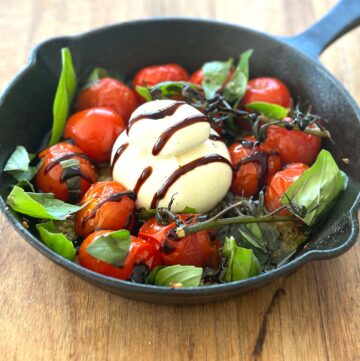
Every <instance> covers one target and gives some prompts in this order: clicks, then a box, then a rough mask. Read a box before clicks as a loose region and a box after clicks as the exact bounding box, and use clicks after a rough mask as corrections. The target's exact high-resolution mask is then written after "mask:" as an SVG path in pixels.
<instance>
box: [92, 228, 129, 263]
mask: <svg viewBox="0 0 360 361" xmlns="http://www.w3.org/2000/svg"><path fill="white" fill-rule="evenodd" d="M130 244H131V239H130V232H129V231H128V230H126V229H122V230H120V231H114V232H109V233H104V234H102V235H100V236H99V237H97V238H95V240H94V241H93V242H92V243H90V244H89V245H88V246H87V247H86V251H87V252H88V253H89V254H91V255H92V256H93V257H95V258H97V259H99V260H101V261H104V262H106V263H109V264H112V265H114V266H117V267H121V266H122V264H123V261H124V259H125V257H126V256H127V255H128V253H129V250H130Z"/></svg>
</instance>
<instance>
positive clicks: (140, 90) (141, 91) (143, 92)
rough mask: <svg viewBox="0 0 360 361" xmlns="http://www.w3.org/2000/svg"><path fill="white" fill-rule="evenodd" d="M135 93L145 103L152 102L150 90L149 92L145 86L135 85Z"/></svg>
mask: <svg viewBox="0 0 360 361" xmlns="http://www.w3.org/2000/svg"><path fill="white" fill-rule="evenodd" d="M136 91H137V92H138V93H139V94H140V95H141V96H142V97H143V98H144V99H145V100H146V101H147V102H149V101H151V100H153V98H152V96H151V93H150V90H149V88H147V87H146V86H140V85H137V86H136Z"/></svg>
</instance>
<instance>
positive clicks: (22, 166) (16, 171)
mask: <svg viewBox="0 0 360 361" xmlns="http://www.w3.org/2000/svg"><path fill="white" fill-rule="evenodd" d="M31 158H32V159H33V156H32V155H31V157H30V154H29V153H28V152H27V151H26V149H25V148H24V147H23V146H22V145H18V146H17V147H16V149H15V151H14V152H13V153H12V154H11V156H10V158H9V160H8V161H7V163H6V165H5V168H4V171H5V172H7V173H9V174H10V175H11V176H13V177H14V178H15V179H16V180H18V181H21V180H31V179H32V178H34V176H35V174H36V173H37V172H38V170H39V168H40V167H41V163H42V162H39V163H38V164H37V165H36V166H34V167H30V165H29V164H30V162H31V160H32V159H31Z"/></svg>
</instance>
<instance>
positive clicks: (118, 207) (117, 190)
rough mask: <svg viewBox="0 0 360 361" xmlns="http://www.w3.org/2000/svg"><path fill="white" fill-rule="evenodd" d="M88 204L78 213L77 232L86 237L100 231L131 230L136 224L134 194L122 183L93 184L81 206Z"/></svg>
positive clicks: (76, 219) (76, 218)
mask: <svg viewBox="0 0 360 361" xmlns="http://www.w3.org/2000/svg"><path fill="white" fill-rule="evenodd" d="M85 203H87V204H86V206H85V207H84V208H82V209H81V210H80V211H79V212H77V213H76V217H75V226H76V232H77V233H78V234H79V235H80V236H82V237H86V236H87V235H88V234H90V233H91V232H94V231H96V230H98V229H111V230H114V231H115V230H119V229H124V228H127V229H131V227H132V226H133V222H134V215H133V212H134V209H135V201H134V192H132V191H128V190H127V189H126V188H125V187H123V186H122V185H121V184H120V183H118V182H115V181H104V182H97V183H95V184H93V185H92V186H91V187H90V188H89V190H88V191H87V192H86V193H85V194H84V196H83V198H82V199H81V201H80V204H85Z"/></svg>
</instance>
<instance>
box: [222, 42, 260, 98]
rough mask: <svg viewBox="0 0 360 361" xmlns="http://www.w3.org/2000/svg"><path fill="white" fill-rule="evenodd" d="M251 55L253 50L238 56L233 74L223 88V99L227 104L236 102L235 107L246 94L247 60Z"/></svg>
mask: <svg viewBox="0 0 360 361" xmlns="http://www.w3.org/2000/svg"><path fill="white" fill-rule="evenodd" d="M252 53H253V50H252V49H249V50H247V51H245V52H243V53H242V54H241V55H240V58H239V63H238V65H237V67H236V68H235V71H234V74H233V76H232V77H231V79H230V80H229V81H228V82H227V84H226V85H225V88H224V93H223V95H224V98H225V99H226V100H227V101H229V102H236V105H237V104H238V103H239V102H240V100H241V99H242V98H243V96H244V94H245V92H246V86H247V83H248V80H249V59H250V57H251V55H252Z"/></svg>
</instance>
